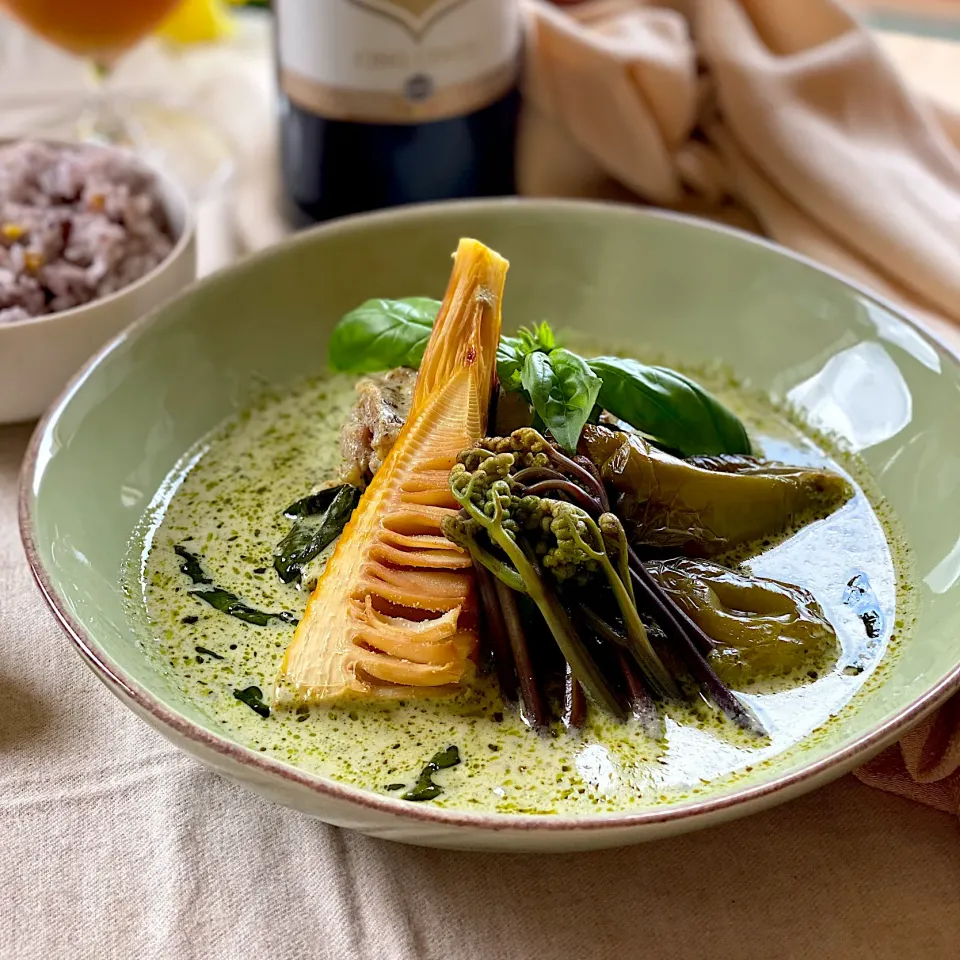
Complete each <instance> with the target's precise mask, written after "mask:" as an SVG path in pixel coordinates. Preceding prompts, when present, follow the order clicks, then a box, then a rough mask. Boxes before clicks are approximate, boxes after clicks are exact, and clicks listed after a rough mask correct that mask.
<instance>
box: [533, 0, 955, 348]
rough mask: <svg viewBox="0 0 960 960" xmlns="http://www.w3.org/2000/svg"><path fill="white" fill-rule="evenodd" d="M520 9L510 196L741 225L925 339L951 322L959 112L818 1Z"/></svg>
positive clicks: (635, 2) (593, 3)
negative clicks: (916, 84)
mask: <svg viewBox="0 0 960 960" xmlns="http://www.w3.org/2000/svg"><path fill="white" fill-rule="evenodd" d="M525 9H526V13H527V16H528V18H529V27H530V30H529V38H530V39H529V43H528V46H527V50H528V54H527V64H526V70H527V77H526V90H525V92H526V98H527V108H526V112H525V116H524V121H523V126H522V128H521V136H520V153H519V171H518V179H519V189H520V192H521V193H525V194H528V195H532V196H588V197H599V198H612V199H626V198H628V197H630V196H633V197H634V198H636V199H639V200H642V201H645V202H647V203H651V204H656V205H659V206H665V207H670V208H673V209H677V210H681V211H686V212H692V213H697V214H700V215H703V216H708V217H711V218H715V219H720V220H724V221H726V222H730V223H733V224H735V225H737V226H741V227H746V228H748V229H749V228H752V229H758V230H760V231H762V232H764V233H766V234H767V235H768V236H770V237H772V238H773V239H775V240H777V241H779V242H780V243H783V244H784V245H785V246H788V247H792V248H793V249H795V250H798V251H800V252H801V253H804V254H806V255H808V256H810V257H812V258H814V259H817V260H820V261H821V262H824V263H826V264H828V265H830V266H833V267H835V268H836V269H838V270H840V271H842V272H844V273H846V274H848V275H850V276H852V277H854V278H855V279H857V280H859V281H860V282H863V283H865V284H866V285H868V286H870V287H872V288H874V289H876V290H877V291H878V292H880V293H882V294H884V295H885V296H888V297H890V298H891V299H894V300H898V301H900V302H902V303H904V304H906V305H907V306H908V307H909V308H911V309H912V310H913V311H914V312H915V313H918V314H921V315H922V316H923V317H924V319H926V320H928V321H929V322H930V323H931V324H932V325H934V326H936V327H939V328H940V329H941V332H942V331H943V329H944V328H945V327H946V324H945V323H944V318H946V320H948V321H960V117H957V116H955V115H953V114H951V113H949V111H948V110H947V109H946V108H945V107H942V106H941V107H934V106H933V105H932V104H930V103H928V102H927V101H926V100H924V99H922V98H921V97H919V96H917V95H915V94H914V93H913V92H912V91H911V90H910V89H909V88H908V87H907V86H906V85H905V84H904V83H903V81H902V79H901V78H900V77H899V76H898V75H897V73H896V71H895V70H894V68H893V67H892V66H891V64H890V63H889V62H888V61H887V59H886V57H885V56H884V54H883V52H882V51H881V50H880V48H879V47H878V45H877V43H876V41H875V40H874V39H873V37H872V36H871V35H870V33H869V32H868V31H867V30H865V29H864V28H863V27H861V26H860V25H859V24H858V23H857V21H856V20H854V19H853V18H852V17H851V16H850V15H849V14H848V13H846V12H845V11H844V10H843V9H842V8H841V7H840V6H838V5H837V4H836V3H834V2H833V0H804V2H803V3H783V2H782V0H700V2H696V0H686V2H685V0H666V2H659V3H657V4H656V5H654V2H653V0H650V2H644V0H587V2H583V3H578V4H574V5H572V6H564V7H558V6H555V5H554V4H551V3H548V2H546V0H526V2H525ZM947 329H949V328H947Z"/></svg>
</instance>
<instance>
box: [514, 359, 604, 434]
mask: <svg viewBox="0 0 960 960" xmlns="http://www.w3.org/2000/svg"><path fill="white" fill-rule="evenodd" d="M520 381H521V383H522V385H523V388H524V390H526V391H527V393H529V394H530V400H531V402H532V403H533V408H534V410H535V411H536V412H537V414H538V415H539V416H540V419H541V420H543V423H544V426H546V428H547V429H548V430H549V431H550V433H552V434H553V437H554V439H555V440H556V441H557V443H559V444H560V446H562V447H563V448H564V449H565V450H567V451H569V452H570V453H573V452H575V451H576V449H577V443H578V441H579V440H580V433H581V431H582V430H583V425H584V424H585V423H586V422H587V418H588V417H589V416H590V413H591V411H592V410H593V405H594V403H595V402H596V400H597V394H598V393H599V392H600V387H601V381H600V378H599V377H597V376H596V375H595V374H594V373H593V372H592V371H591V370H590V368H589V367H588V366H587V362H586V361H585V360H584V359H583V358H582V357H578V356H577V355H576V354H575V353H571V352H570V351H569V350H564V349H563V347H558V348H557V349H556V350H551V351H550V353H540V352H536V353H528V354H527V356H526V357H525V359H524V362H523V371H522V373H521V377H520Z"/></svg>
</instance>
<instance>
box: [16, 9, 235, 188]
mask: <svg viewBox="0 0 960 960" xmlns="http://www.w3.org/2000/svg"><path fill="white" fill-rule="evenodd" d="M180 2H181V0H0V11H7V12H9V13H10V14H12V15H13V16H14V17H15V18H16V19H17V20H19V21H20V22H21V23H22V24H23V25H24V26H25V27H27V28H28V29H29V30H30V31H31V32H32V33H34V34H36V35H38V36H40V37H42V38H43V39H45V40H47V41H48V42H50V43H52V44H54V45H55V46H56V47H58V48H60V49H61V50H63V51H66V52H67V53H70V54H73V55H75V56H77V57H79V58H81V59H82V60H83V61H84V63H85V64H86V66H87V73H88V77H89V86H90V95H89V96H88V97H87V98H86V100H85V101H84V104H83V106H82V108H81V109H79V111H77V110H76V109H75V108H73V116H72V117H71V122H70V127H71V130H70V135H71V136H72V138H74V139H77V140H82V141H89V142H97V143H102V144H107V145H111V146H119V147H125V148H128V149H131V150H133V151H135V152H136V153H138V154H140V155H142V156H143V157H144V158H145V159H147V160H149V161H151V162H153V163H154V164H155V165H159V166H162V167H163V168H164V169H166V170H168V171H169V172H170V173H172V174H173V175H174V176H175V177H177V179H179V180H180V181H181V183H182V184H183V186H184V187H185V188H186V189H187V190H188V191H189V192H190V193H191V194H192V195H193V196H194V199H200V198H201V197H202V196H203V195H204V194H206V193H207V192H209V191H210V190H211V189H214V188H215V187H217V186H219V185H221V184H222V183H223V182H224V181H225V180H226V179H227V178H228V177H229V175H230V173H231V171H232V169H233V155H232V151H231V150H230V148H229V145H228V144H227V142H226V140H225V139H224V137H223V136H222V135H221V134H220V133H219V132H218V131H217V130H216V128H215V127H214V126H213V125H212V124H211V123H209V122H208V121H206V120H204V119H202V118H200V117H199V116H197V115H195V114H193V113H192V112H190V111H187V110H183V109H179V108H177V107H174V106H170V105H166V104H164V103H161V102H160V101H159V100H158V99H157V98H153V97H147V98H144V97H141V98H138V99H132V98H124V99H122V100H121V98H119V97H118V96H116V95H115V94H114V92H113V91H112V90H111V86H110V84H109V80H110V78H111V76H112V75H113V72H114V69H115V67H116V65H117V63H118V62H119V61H120V60H121V59H122V57H123V56H124V54H126V53H127V52H128V51H129V50H131V49H132V48H133V47H135V46H136V45H137V44H138V43H140V41H141V40H143V39H144V38H145V37H146V36H148V35H149V34H150V33H151V32H153V30H155V29H156V28H157V27H158V26H159V25H160V24H161V23H162V22H163V21H164V20H165V19H166V17H167V16H168V15H169V14H170V13H172V12H173V10H174V9H175V8H176V7H177V6H178V5H179V3H180ZM68 109H70V108H68Z"/></svg>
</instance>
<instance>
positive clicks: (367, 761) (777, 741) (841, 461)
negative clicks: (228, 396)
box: [128, 376, 908, 814]
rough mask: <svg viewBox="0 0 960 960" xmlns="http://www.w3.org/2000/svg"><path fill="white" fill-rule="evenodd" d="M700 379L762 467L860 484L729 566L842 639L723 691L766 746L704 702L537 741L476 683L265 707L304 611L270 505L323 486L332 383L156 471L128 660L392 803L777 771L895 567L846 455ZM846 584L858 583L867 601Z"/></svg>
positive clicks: (612, 793) (898, 585)
mask: <svg viewBox="0 0 960 960" xmlns="http://www.w3.org/2000/svg"><path fill="white" fill-rule="evenodd" d="M701 379H703V378H702V376H701ZM708 386H709V387H710V388H711V389H712V390H713V391H714V392H715V393H717V394H718V395H719V397H720V399H721V400H723V401H724V402H726V403H727V404H729V405H730V406H731V407H732V408H733V409H735V410H736V411H737V412H738V413H739V414H740V415H741V416H742V417H743V419H744V421H745V422H746V423H747V425H748V427H749V429H750V430H751V433H752V435H753V436H754V437H755V438H756V439H757V440H758V441H759V443H758V445H759V446H760V448H761V450H762V453H763V454H764V455H765V456H767V457H769V458H772V459H779V460H784V461H788V462H793V463H818V464H829V465H831V466H833V467H834V468H835V469H839V470H841V471H842V472H844V473H846V474H847V475H848V476H850V477H851V479H853V480H854V481H855V482H859V483H860V486H858V487H857V495H856V497H855V498H854V499H853V500H852V501H850V502H849V503H847V504H846V505H845V506H844V507H843V508H841V509H840V510H839V511H837V512H836V513H835V514H833V515H832V516H830V517H828V518H826V519H824V520H819V521H817V522H815V523H813V524H811V525H810V526H808V527H805V528H803V529H802V530H800V532H799V533H797V534H795V535H793V536H791V537H788V538H786V539H784V540H782V541H781V542H779V543H777V544H775V545H772V546H770V547H768V548H766V549H765V550H764V551H763V552H762V553H761V554H760V555H759V556H755V557H753V558H751V559H748V560H747V561H746V562H745V564H744V566H745V568H746V569H747V570H748V571H752V572H753V573H756V574H758V575H762V576H767V577H773V578H776V579H780V580H785V581H787V582H791V583H798V584H802V585H803V586H805V587H807V588H808V589H810V590H812V591H813V593H814V594H815V595H816V597H817V598H818V600H819V601H820V603H821V604H822V606H823V608H824V610H825V611H826V613H827V615H828V616H829V618H830V619H831V621H832V622H833V624H834V626H835V627H836V629H837V632H838V635H839V636H840V638H841V642H842V645H843V653H842V656H841V658H840V661H839V663H838V664H837V665H836V666H831V667H830V668H829V669H828V670H826V671H823V672H822V673H821V672H819V671H811V675H810V676H804V677H803V678H801V679H800V680H794V681H793V682H790V683H783V682H781V683H780V685H779V686H770V685H767V686H763V685H761V684H759V683H756V684H751V683H749V682H747V683H746V684H744V685H743V686H742V689H741V690H740V692H741V694H742V695H744V696H745V697H746V698H747V699H748V700H749V701H750V703H751V705H752V706H753V707H754V708H755V709H756V710H757V712H758V713H759V715H760V716H761V717H762V719H763V721H764V723H765V724H766V726H767V728H768V729H769V730H770V732H771V736H770V738H769V740H756V739H754V738H751V737H750V736H749V735H747V734H745V733H742V732H741V731H739V730H738V729H736V728H735V727H733V726H732V725H731V724H730V723H729V722H726V721H723V720H722V719H719V718H718V716H717V714H716V713H715V712H714V711H713V710H712V709H711V708H710V707H708V706H707V705H706V704H705V703H701V704H699V705H697V706H693V707H686V706H670V707H669V708H668V718H667V739H666V742H665V743H663V744H660V743H655V742H653V741H652V740H650V739H649V738H648V737H646V736H645V735H644V733H643V732H642V731H641V730H640V729H639V727H638V725H637V723H636V721H630V722H627V723H617V722H615V721H613V720H611V719H608V718H606V717H604V716H603V715H602V714H601V712H600V711H599V710H598V709H596V708H594V709H591V710H590V711H589V718H588V721H587V724H586V726H585V727H584V729H583V731H582V732H581V733H579V734H576V735H569V734H567V733H565V732H563V731H562V729H561V728H560V727H559V724H558V725H557V726H556V728H555V729H554V730H553V731H552V733H551V734H550V735H546V736H540V735H537V734H535V733H533V732H531V731H530V730H529V729H528V728H526V727H525V726H524V725H523V724H522V722H521V721H520V719H519V717H518V715H517V713H516V711H515V710H512V709H511V708H509V707H508V706H505V705H504V704H503V703H502V702H501V701H500V699H499V697H498V695H497V692H496V689H495V686H493V685H492V684H491V682H489V681H484V680H481V681H479V682H478V684H477V685H476V687H475V688H473V689H472V690H471V691H470V692H469V693H466V694H464V695H462V696H461V697H459V698H457V699H454V700H449V699H442V700H429V699H426V700H423V699H420V700H409V701H399V702H389V703H363V702H354V703H350V704H346V705H343V706H325V707H322V708H320V707H314V708H312V709H310V710H307V709H306V708H301V709H300V710H299V711H296V712H292V711H291V712H284V711H277V710H273V711H271V710H269V701H270V693H271V691H272V689H273V682H274V678H275V676H276V672H277V668H278V666H279V663H280V660H281V658H282V656H283V652H284V649H285V647H286V645H287V643H288V642H289V640H290V639H291V637H292V636H293V631H294V629H295V627H294V625H293V621H294V620H296V619H297V618H298V617H300V616H301V615H302V613H303V610H304V607H305V605H306V600H307V592H306V590H304V589H301V588H299V587H298V586H297V584H296V583H290V584H284V583H283V582H281V580H280V577H279V576H278V574H277V571H276V570H275V569H274V565H273V561H274V556H273V550H274V548H275V547H276V545H277V544H278V543H279V542H280V541H281V540H282V539H283V538H284V536H285V535H286V534H287V533H288V532H289V530H290V525H291V521H290V519H289V518H287V517H285V516H284V515H283V511H284V509H285V508H286V507H287V506H289V504H291V503H292V502H293V501H296V500H297V499H298V498H300V497H303V496H304V495H306V494H307V493H309V492H310V491H311V489H313V488H314V487H316V486H317V485H318V484H319V483H321V482H323V481H324V480H327V479H330V478H333V477H334V476H335V475H336V471H337V468H338V465H339V446H338V433H339V429H340V426H341V424H342V423H343V421H344V419H345V418H346V416H347V413H348V410H349V408H350V406H351V405H352V403H353V400H354V390H353V379H352V378H347V377H332V378H328V379H323V380H315V381H311V382H309V383H306V384H303V385H301V386H299V387H298V388H296V389H294V390H293V391H292V392H290V393H288V394H284V395H282V396H274V395H271V396H266V397H264V398H263V399H262V400H261V401H260V402H259V403H258V404H257V405H255V406H254V407H253V408H252V409H250V410H248V411H246V412H244V413H243V414H241V415H240V416H238V417H236V418H234V419H233V420H232V421H230V422H228V423H227V424H226V425H224V426H223V427H222V428H220V429H219V430H217V431H216V432H215V433H214V434H213V435H211V436H209V437H207V438H206V439H204V440H203V441H202V442H201V443H200V444H198V445H197V446H196V447H195V448H194V449H193V450H191V451H190V452H189V453H188V454H187V455H186V456H185V457H184V458H183V460H182V461H181V463H180V464H179V465H178V466H177V468H176V469H175V470H174V471H173V472H172V473H171V475H170V477H169V478H168V480H167V482H166V483H165V484H164V486H163V488H162V489H161V490H160V491H159V493H158V494H157V496H156V498H155V500H154V502H153V504H152V505H151V507H150V509H149V510H148V512H147V515H146V516H145V518H144V522H143V524H142V529H141V531H140V534H139V537H138V539H137V540H136V542H135V544H134V545H133V551H132V553H131V558H132V559H131V563H130V576H129V580H128V587H130V590H129V592H130V594H131V595H132V596H133V603H132V605H131V606H132V617H133V619H134V620H135V622H136V624H137V627H138V633H139V635H140V636H141V638H142V640H141V642H142V645H143V648H144V651H145V653H146V655H147V656H148V657H150V658H151V659H152V660H153V661H154V662H155V663H156V664H157V667H158V669H160V670H162V671H163V672H164V673H165V674H166V675H167V676H168V678H169V679H170V681H171V683H173V684H174V685H175V687H176V688H177V689H179V690H180V691H182V695H183V697H185V698H186V699H187V700H189V701H191V702H192V703H193V704H194V706H195V707H196V708H198V709H200V710H201V711H202V712H203V713H204V714H206V715H207V716H208V717H209V719H210V723H211V725H214V726H217V727H219V728H220V729H221V730H222V732H223V734H224V735H225V736H227V737H229V738H231V739H233V740H236V741H237V742H239V743H242V744H244V745H246V746H248V747H249V748H251V749H252V750H256V751H260V752H262V753H266V754H269V755H271V756H273V757H275V758H276V759H279V760H282V761H286V762H288V763H290V764H293V765H296V766H297V767H300V768H302V769H304V770H308V771H312V772H316V773H319V774H323V775H326V776H330V777H333V778H334V779H336V780H340V781H343V782H345V783H350V784H353V785H356V786H359V787H365V788H368V789H370V790H373V791H376V792H379V793H383V794H384V795H385V796H393V797H403V798H405V799H409V800H411V802H413V801H419V802H427V803H431V804H434V805H437V806H442V807H453V808H457V809H467V810H479V811H499V812H503V813H565V814H587V813H596V812H602V811H620V810H625V809H636V808H643V807H649V806H652V805H656V804H662V803H665V802H675V801H676V800H678V799H681V798H684V797H688V796H690V795H693V794H703V793H705V792H709V791H713V790H716V789H719V788H722V787H724V786H729V784H730V783H731V781H732V780H733V779H735V778H737V777H743V776H749V775H750V773H751V771H754V770H758V769H759V768H760V767H761V766H764V765H779V764H781V763H783V762H784V761H785V759H786V758H788V757H789V754H790V753H791V752H792V750H794V749H797V748H798V745H799V744H800V742H801V741H806V742H809V741H810V739H811V738H812V737H816V736H819V735H820V734H822V731H823V730H824V729H825V725H828V722H829V721H830V719H831V717H834V716H835V715H836V714H837V713H838V712H839V711H841V709H842V708H843V707H844V706H845V705H846V704H848V703H849V701H850V700H851V698H853V696H854V695H855V694H856V693H857V691H858V690H859V689H860V688H861V687H862V686H863V685H864V684H865V683H868V682H874V681H875V679H876V677H877V676H878V675H879V673H880V671H879V670H878V667H880V666H882V664H881V660H884V662H886V660H887V659H889V654H890V648H891V646H892V645H893V644H894V643H895V642H897V641H898V640H899V637H900V635H901V634H902V633H903V626H904V613H903V610H902V607H903V598H904V597H905V596H906V592H905V591H906V590H907V589H908V588H907V587H906V585H905V581H904V579H903V577H902V576H901V573H900V571H901V569H902V568H904V567H905V565H904V564H903V563H901V561H900V559H899V548H898V547H896V546H895V545H896V544H897V540H896V538H895V537H894V536H892V535H891V534H890V533H889V530H890V524H889V523H887V522H886V521H885V520H884V519H883V509H882V506H880V505H879V501H878V500H877V499H876V498H874V497H871V498H868V497H867V496H866V495H865V494H864V493H863V488H864V486H869V481H868V480H867V479H866V477H865V475H864V474H863V471H862V469H861V468H860V467H859V465H858V463H857V462H856V461H853V460H851V459H849V458H843V457H840V456H839V455H834V456H831V455H829V454H828V453H826V452H825V445H823V444H820V445H818V444H817V443H815V442H814V441H813V440H811V439H809V438H808V437H806V436H805V435H804V434H803V433H801V432H800V430H798V429H797V428H796V427H795V426H793V425H792V424H791V423H790V422H789V420H788V418H786V417H784V416H781V415H779V414H776V413H774V412H772V411H771V410H770V409H768V408H767V407H766V406H765V405H764V404H763V403H762V402H761V401H755V400H753V399H752V398H750V397H748V396H746V395H743V394H740V393H739V392H737V391H735V390H733V389H731V388H730V387H729V386H727V385H725V384H724V383H719V384H713V383H709V384H708ZM871 501H872V502H871ZM891 545H894V546H891ZM178 547H179V548H180V552H179V553H178V552H177V548H178ZM331 551H332V546H331V547H329V548H328V549H327V550H326V551H325V555H329V553H330V552H331ZM189 558H194V560H195V563H193V564H192V565H191V560H190V559H189ZM858 576H859V577H861V579H860V580H859V581H855V578H857V577H858ZM851 581H855V582H854V586H853V587H852V588H851V587H849V586H848V584H850V583H851ZM864 584H868V585H869V587H870V588H871V589H872V593H870V594H869V597H868V599H869V600H870V604H869V605H868V607H866V606H865V605H864V594H863V591H862V590H861V589H860V587H861V586H863V585H864ZM203 590H219V591H221V593H223V594H226V595H228V597H232V598H233V600H235V601H236V602H237V603H239V604H240V605H241V609H252V610H254V611H258V612H260V613H261V614H266V615H268V616H266V617H260V618H257V617H248V618H246V619H243V618H238V617H237V616H232V615H230V613H229V611H227V610H225V607H228V606H229V603H225V602H221V603H220V604H219V608H218V605H215V604H214V603H213V602H212V601H211V598H209V597H207V598H204V597H202V596H200V595H199V594H198V591H203ZM451 747H456V748H457V750H456V751H453V752H451V750H450V748H451ZM454 756H456V758H457V761H458V762H455V763H454V762H453V761H452V760H451V759H450V758H452V757H454ZM438 757H446V758H447V760H448V761H449V762H447V763H446V764H444V763H443V762H440V763H437V762H436V761H437V759H438ZM431 758H433V759H432V760H431ZM425 764H426V767H425ZM435 787H436V788H437V789H434V788H435Z"/></svg>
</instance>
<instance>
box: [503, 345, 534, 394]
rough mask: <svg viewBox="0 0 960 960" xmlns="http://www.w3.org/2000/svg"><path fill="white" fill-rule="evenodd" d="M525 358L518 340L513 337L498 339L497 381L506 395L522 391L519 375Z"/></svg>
mask: <svg viewBox="0 0 960 960" xmlns="http://www.w3.org/2000/svg"><path fill="white" fill-rule="evenodd" d="M526 356H527V355H526V354H525V353H524V352H523V349H522V348H521V346H520V341H519V340H516V339H514V338H513V337H501V338H500V343H499V344H498V346H497V379H498V380H499V381H500V386H501V387H502V388H503V389H504V390H506V391H507V392H508V393H516V392H518V391H519V390H521V389H522V387H521V384H520V374H521V373H522V372H523V361H524V359H525V358H526Z"/></svg>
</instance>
